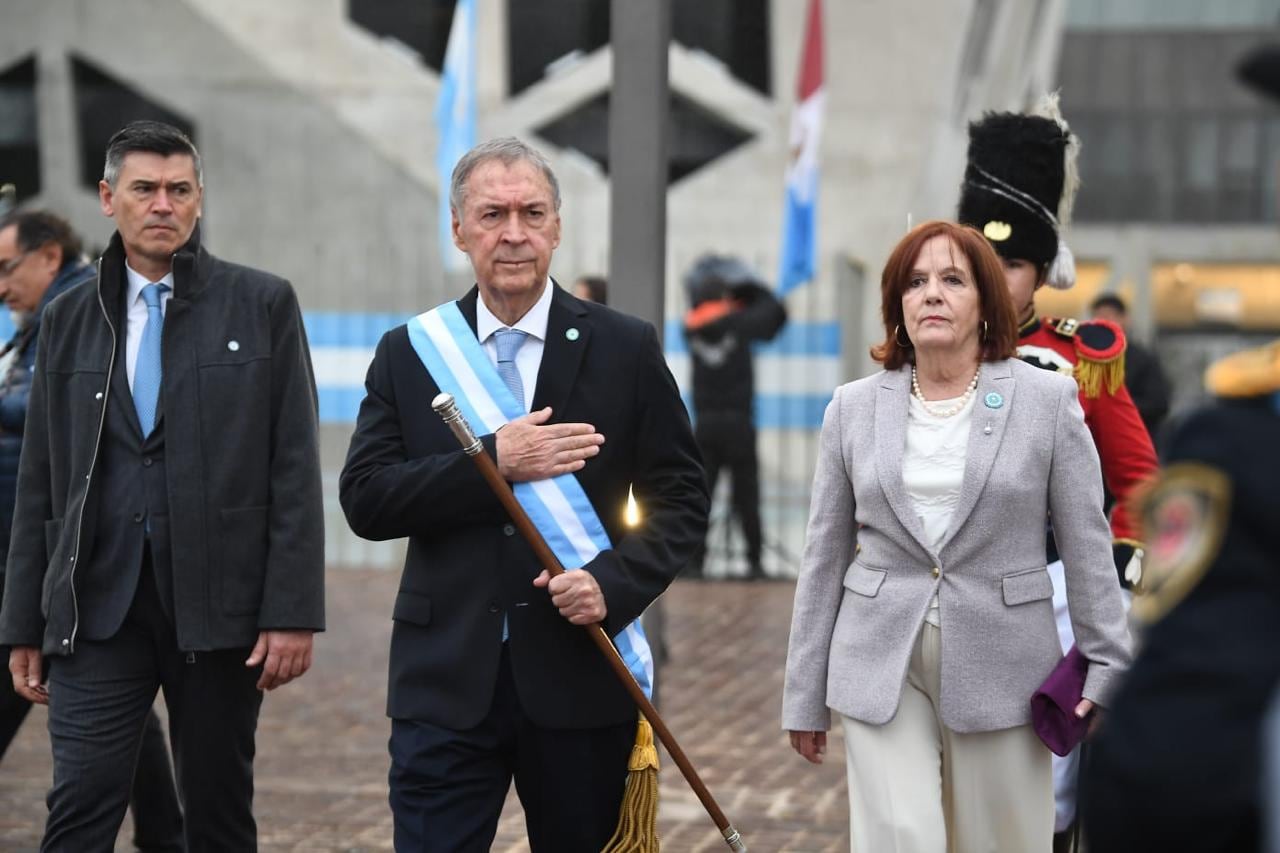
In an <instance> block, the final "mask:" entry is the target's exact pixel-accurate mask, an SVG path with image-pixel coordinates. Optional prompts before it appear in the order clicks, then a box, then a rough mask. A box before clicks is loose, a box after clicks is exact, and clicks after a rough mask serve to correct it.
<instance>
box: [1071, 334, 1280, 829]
mask: <svg viewBox="0 0 1280 853" xmlns="http://www.w3.org/2000/svg"><path fill="white" fill-rule="evenodd" d="M1206 380H1207V385H1208V388H1209V390H1210V391H1211V392H1212V393H1214V394H1215V395H1217V397H1218V400H1217V401H1216V402H1215V403H1214V404H1212V405H1210V406H1208V407H1206V408H1204V409H1201V410H1198V411H1196V412H1194V413H1192V414H1191V415H1189V416H1187V417H1186V418H1185V420H1183V421H1181V422H1180V423H1178V422H1175V423H1174V424H1172V425H1171V429H1170V432H1169V436H1168V443H1167V445H1166V446H1165V447H1164V451H1165V457H1164V463H1165V466H1166V467H1165V469H1164V473H1163V475H1162V477H1161V479H1160V482H1159V484H1158V485H1157V486H1156V487H1155V488H1154V489H1153V490H1152V492H1151V494H1150V495H1148V496H1147V498H1146V500H1145V516H1146V520H1147V531H1148V534H1149V540H1150V543H1151V546H1150V549H1149V550H1148V553H1147V559H1146V569H1147V571H1146V579H1145V581H1144V583H1145V586H1146V588H1147V591H1146V593H1145V594H1144V595H1143V596H1141V597H1140V598H1138V599H1137V600H1135V602H1134V614H1135V615H1136V616H1139V617H1140V618H1141V619H1142V620H1143V621H1145V622H1147V623H1151V624H1150V627H1149V629H1148V630H1147V631H1146V634H1145V637H1144V641H1143V648H1142V652H1141V653H1140V654H1139V656H1138V658H1137V660H1136V661H1135V662H1134V665H1133V668H1132V669H1130V671H1129V677H1128V679H1127V681H1126V682H1125V683H1124V684H1123V685H1122V686H1121V688H1120V690H1119V691H1118V692H1117V694H1116V697H1115V701H1114V703H1113V707H1112V709H1111V712H1110V714H1109V715H1108V717H1107V719H1106V721H1105V725H1104V726H1103V727H1102V729H1101V731H1100V732H1099V734H1098V737H1097V738H1096V739H1095V741H1094V744H1093V747H1092V750H1091V754H1092V757H1091V758H1090V759H1089V761H1088V762H1087V766H1086V768H1085V782H1084V784H1083V786H1082V787H1083V791H1082V795H1083V801H1082V803H1081V807H1082V810H1083V814H1084V829H1085V834H1086V836H1087V838H1088V842H1089V845H1088V846H1089V850H1090V851H1092V853H1108V852H1109V851H1131V850H1194V851H1197V853H1213V851H1238V850H1239V851H1244V850H1257V849H1260V844H1261V838H1260V832H1261V826H1260V817H1261V815H1260V811H1259V806H1260V800H1261V785H1260V775H1261V771H1262V737H1261V724H1262V719H1263V715H1264V713H1265V711H1266V709H1267V707H1268V704H1269V702H1270V699H1271V697H1272V695H1273V694H1274V692H1275V689H1276V687H1277V684H1280V556H1278V555H1280V503H1277V500H1276V495H1277V485H1276V484H1277V483H1280V341H1277V342H1276V343H1273V344H1271V345H1270V346H1269V347H1266V348H1263V349H1261V350H1254V351H1251V352H1246V353H1240V354H1237V355H1235V356H1231V357H1229V358H1228V359H1226V360H1224V361H1222V362H1219V363H1218V364H1216V365H1214V366H1213V367H1211V368H1210V370H1209V372H1208V374H1207V376H1206Z"/></svg>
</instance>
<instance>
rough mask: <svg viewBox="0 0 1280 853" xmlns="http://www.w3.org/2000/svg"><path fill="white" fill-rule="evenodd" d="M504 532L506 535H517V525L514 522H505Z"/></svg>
mask: <svg viewBox="0 0 1280 853" xmlns="http://www.w3.org/2000/svg"><path fill="white" fill-rule="evenodd" d="M502 534H503V535H504V536H515V535H516V526H515V525H514V524H504V525H502Z"/></svg>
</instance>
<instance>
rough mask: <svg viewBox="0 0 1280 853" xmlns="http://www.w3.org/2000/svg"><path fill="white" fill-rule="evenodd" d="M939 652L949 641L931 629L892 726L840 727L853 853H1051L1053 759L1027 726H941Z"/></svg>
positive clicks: (849, 723) (848, 722)
mask: <svg viewBox="0 0 1280 853" xmlns="http://www.w3.org/2000/svg"><path fill="white" fill-rule="evenodd" d="M941 651H942V631H941V630H940V629H939V628H937V627H935V626H933V625H930V624H928V623H925V625H924V627H923V628H922V629H921V632H920V637H919V638H918V639H917V640H916V645H915V648H914V649H913V650H912V653H911V663H910V666H909V667H908V670H907V683H906V684H905V685H903V690H902V700H901V702H900V703H899V705H898V712H897V714H896V715H894V718H893V719H892V720H890V721H889V722H888V723H885V724H884V725H882V726H873V725H870V724H868V723H863V722H860V721H858V720H854V719H851V718H849V717H844V716H842V717H841V719H842V720H843V722H844V734H845V753H846V759H847V761H846V766H847V767H848V774H849V830H850V839H851V849H852V850H853V851H854V853H944V851H945V853H1038V852H1039V851H1043V853H1048V851H1049V850H1050V848H1051V846H1052V844H1053V784H1052V779H1051V776H1050V770H1049V756H1050V752H1049V750H1048V749H1046V748H1045V746H1044V744H1042V743H1041V742H1040V739H1039V738H1037V737H1036V735H1035V732H1033V731H1032V730H1031V726H1029V725H1027V726H1019V727H1017V728H1012V729H1003V730H1001V731H995V732H979V733H974V734H960V733H958V732H953V731H951V730H950V729H948V728H947V727H946V726H945V725H943V724H942V721H941V719H940V718H939V714H938V709H939V707H940V697H941V682H942V678H941V667H940V662H941ZM1027 698H1028V701H1029V700H1030V697H1027Z"/></svg>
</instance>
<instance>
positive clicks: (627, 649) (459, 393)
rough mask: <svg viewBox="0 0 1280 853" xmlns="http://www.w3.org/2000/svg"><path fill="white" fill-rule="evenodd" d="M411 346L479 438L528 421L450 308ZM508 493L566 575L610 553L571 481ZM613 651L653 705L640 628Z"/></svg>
mask: <svg viewBox="0 0 1280 853" xmlns="http://www.w3.org/2000/svg"><path fill="white" fill-rule="evenodd" d="M409 343H410V344H412V345H413V349H414V351H415V352H416V353H417V354H418V358H420V359H422V364H423V366H424V367H426V368H427V372H428V373H430V374H431V378H432V379H434V380H435V381H436V385H438V386H439V387H440V390H441V391H444V392H446V393H449V394H452V395H453V398H454V400H455V401H457V404H458V408H459V409H460V410H461V411H462V414H463V415H464V416H465V417H466V419H467V422H468V423H470V424H471V427H472V429H474V430H475V432H476V434H477V435H485V434H488V433H492V432H496V431H497V429H498V427H500V426H502V425H503V424H505V423H508V422H509V421H513V420H515V419H516V418H518V417H522V416H523V415H524V414H526V413H525V410H524V401H517V400H516V398H515V397H514V396H513V395H512V394H511V391H509V390H508V389H507V386H506V384H505V383H504V382H503V381H502V377H501V376H499V375H498V369H497V368H496V367H494V364H493V362H492V361H490V360H489V356H488V354H487V353H485V351H484V347H482V346H481V345H480V342H479V341H478V340H476V335H475V332H473V331H471V327H470V326H469V325H468V324H467V319H466V318H465V317H463V316H462V311H460V310H459V309H458V304H457V303H456V302H446V303H445V304H444V305H441V306H439V307H437V308H433V309H431V310H430V311H427V312H425V313H423V314H419V315H418V316H417V317H414V318H413V319H412V320H410V321H409ZM514 491H515V494H516V499H517V500H518V501H519V502H520V505H521V506H522V507H524V511H525V512H527V513H528V514H529V518H530V520H532V521H533V525H534V527H536V528H538V530H539V532H541V533H542V536H543V538H545V539H546V540H547V545H548V546H549V547H550V548H551V551H552V553H553V554H555V555H556V558H557V559H559V560H560V564H561V565H562V566H564V568H565V569H566V570H572V569H580V568H582V567H583V566H584V565H586V564H587V563H589V562H590V561H591V560H593V559H595V556H596V555H597V554H599V553H600V552H601V551H606V550H608V549H609V548H612V547H613V545H612V543H610V542H609V534H608V533H607V532H605V529H604V525H603V524H602V523H601V522H600V517H599V516H597V515H596V511H595V508H594V507H592V506H591V500H590V499H589V498H588V497H587V493H586V492H585V491H583V489H582V484H581V483H579V482H578V478H577V477H575V476H573V475H572V474H561V475H560V476H558V477H553V478H551V479H550V480H538V481H536V482H530V483H516V484H515V487H514ZM606 603H607V602H606ZM613 644H614V646H616V647H617V649H618V654H620V655H621V656H622V660H623V662H625V663H626V665H627V669H629V670H631V674H632V675H634V676H635V678H636V681H637V682H639V683H640V687H641V689H643V690H644V693H645V695H646V696H649V697H650V698H652V696H653V655H652V653H651V652H650V650H649V641H648V640H647V639H645V636H644V629H643V628H641V627H640V621H639V620H638V619H637V620H636V621H634V622H632V623H631V624H630V625H628V626H627V627H625V628H623V629H622V631H621V632H619V633H618V635H617V636H616V637H614V638H613Z"/></svg>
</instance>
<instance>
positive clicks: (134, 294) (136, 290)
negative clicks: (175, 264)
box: [124, 261, 173, 305]
mask: <svg viewBox="0 0 1280 853" xmlns="http://www.w3.org/2000/svg"><path fill="white" fill-rule="evenodd" d="M124 274H125V275H126V276H127V277H128V279H129V293H128V300H129V301H128V302H127V303H126V304H127V305H132V304H133V303H135V302H137V301H138V297H139V296H141V295H142V288H144V287H146V286H147V285H148V284H164V285H168V287H169V291H170V292H173V270H169V272H167V273H165V274H164V278H162V279H160V281H158V282H153V281H152V280H151V279H149V278H147V277H146V276H144V275H143V274H142V273H140V272H138V271H137V270H135V269H134V268H133V267H131V266H129V262H128V261H125V264H124Z"/></svg>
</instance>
